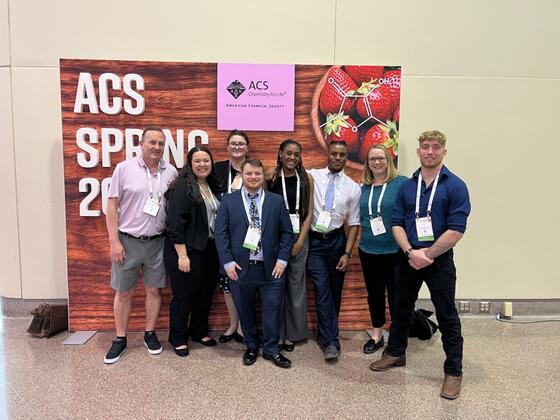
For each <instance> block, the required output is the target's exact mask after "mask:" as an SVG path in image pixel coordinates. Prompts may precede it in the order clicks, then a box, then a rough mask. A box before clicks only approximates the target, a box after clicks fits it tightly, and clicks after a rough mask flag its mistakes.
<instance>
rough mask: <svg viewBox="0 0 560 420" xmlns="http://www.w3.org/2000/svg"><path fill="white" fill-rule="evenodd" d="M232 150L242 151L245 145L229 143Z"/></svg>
mask: <svg viewBox="0 0 560 420" xmlns="http://www.w3.org/2000/svg"><path fill="white" fill-rule="evenodd" d="M229 146H231V148H232V149H244V148H246V147H247V143H229Z"/></svg>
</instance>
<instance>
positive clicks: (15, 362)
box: [0, 317, 560, 420]
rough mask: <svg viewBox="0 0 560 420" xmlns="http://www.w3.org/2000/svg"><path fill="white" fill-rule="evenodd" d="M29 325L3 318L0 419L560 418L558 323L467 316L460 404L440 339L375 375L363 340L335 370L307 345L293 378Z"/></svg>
mask: <svg viewBox="0 0 560 420" xmlns="http://www.w3.org/2000/svg"><path fill="white" fill-rule="evenodd" d="M533 319H536V320H538V319H540V318H533ZM28 323H29V319H28V318H25V319H24V318H3V319H0V331H1V336H0V349H1V352H0V371H1V374H0V418H9V419H33V418H37V419H58V418H64V419H86V418H87V419H128V418H131V419H132V418H157V419H180V418H181V419H191V418H193V419H194V418H211V417H216V418H236V419H241V418H251V419H261V418H267V419H275V418H278V419H284V420H286V419H291V418H321V419H324V418H352V419H356V418H364V419H366V418H372V419H376V418H387V419H392V418H395V419H407V418H421V419H432V418H442V419H447V418H449V419H463V418H464V419H486V418H492V419H506V418H507V419H558V418H560V323H559V322H555V323H539V324H530V325H511V324H504V323H500V322H497V321H496V320H495V319H493V318H490V317H484V318H483V317H470V318H464V319H463V332H464V336H465V358H464V369H465V377H464V380H463V390H462V393H461V396H460V397H459V399H457V400H455V401H447V400H444V399H442V398H440V396H439V388H440V386H441V380H442V364H443V352H442V350H441V342H440V336H439V333H438V334H437V335H436V336H435V337H434V338H433V339H432V340H431V341H428V342H421V341H418V340H416V339H411V341H410V346H409V352H408V359H407V365H406V367H404V368H396V369H393V370H391V371H389V372H385V373H375V372H372V371H370V370H369V369H368V365H369V363H370V361H371V360H374V359H376V358H377V357H379V356H378V355H373V356H366V355H364V354H362V353H361V347H362V345H363V343H364V341H365V339H366V334H365V333H364V332H345V333H343V335H342V346H343V354H342V357H341V359H340V361H339V362H338V364H335V365H326V364H325V363H324V362H323V360H322V358H321V353H320V351H319V349H318V347H317V345H316V343H315V342H314V341H313V340H309V341H308V342H307V343H305V344H304V345H302V346H298V347H296V350H295V351H294V352H293V353H291V354H289V357H290V358H291V359H292V361H293V367H292V368H291V369H288V370H283V369H279V368H277V367H275V366H274V365H272V363H271V362H268V361H265V360H264V359H262V358H259V360H258V361H257V363H256V364H255V365H253V366H250V367H245V366H243V365H242V363H241V355H242V352H243V346H242V345H240V344H236V343H228V344H225V345H219V346H218V347H216V348H210V349H209V348H204V347H202V346H201V345H199V344H195V345H193V346H192V347H191V354H190V356H188V357H187V358H184V359H180V358H178V357H177V356H175V354H174V353H173V351H172V350H171V348H170V347H169V346H168V344H167V343H166V342H165V349H164V352H163V353H161V354H160V355H158V356H152V355H150V354H148V352H147V351H146V348H145V347H144V345H143V343H142V335H141V334H139V333H134V334H130V335H129V350H128V353H127V354H126V355H125V356H124V357H123V358H122V359H121V360H120V361H119V362H118V363H116V364H115V365H112V366H108V365H105V364H104V363H103V357H104V355H105V352H106V351H107V349H108V347H109V345H110V342H111V340H112V338H113V337H112V334H109V333H98V334H97V335H95V336H94V337H93V338H92V339H91V340H90V341H89V342H88V343H87V344H86V345H83V346H63V345H62V342H63V341H64V340H65V338H66V337H67V336H68V333H62V334H59V335H58V336H56V337H53V338H51V339H35V338H32V337H30V336H28V335H27V333H26V332H25V330H26V328H27V325H28ZM160 337H161V338H164V337H165V334H164V333H161V334H160Z"/></svg>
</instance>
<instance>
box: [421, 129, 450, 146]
mask: <svg viewBox="0 0 560 420" xmlns="http://www.w3.org/2000/svg"><path fill="white" fill-rule="evenodd" d="M425 140H435V141H437V142H438V143H439V144H440V146H441V147H445V142H446V141H447V137H445V134H443V133H442V132H441V131H438V130H430V131H424V132H423V133H422V134H420V137H418V143H419V144H422V142H423V141H425Z"/></svg>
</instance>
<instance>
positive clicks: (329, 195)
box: [325, 173, 338, 211]
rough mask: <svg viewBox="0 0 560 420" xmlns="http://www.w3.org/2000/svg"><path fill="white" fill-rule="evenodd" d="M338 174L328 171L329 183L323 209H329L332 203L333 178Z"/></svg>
mask: <svg viewBox="0 0 560 420" xmlns="http://www.w3.org/2000/svg"><path fill="white" fill-rule="evenodd" d="M337 175H338V174H333V173H329V178H330V179H329V184H328V185H327V192H326V193H325V210H326V211H331V210H332V208H333V205H334V180H335V178H336V176H337Z"/></svg>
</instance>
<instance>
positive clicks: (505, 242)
mask: <svg viewBox="0 0 560 420" xmlns="http://www.w3.org/2000/svg"><path fill="white" fill-rule="evenodd" d="M531 6H532V4H531V3H528V2H525V1H521V0H513V1H512V0H507V1H506V0H501V1H493V2H486V1H482V0H473V1H469V2H467V1H463V2H456V1H452V2H449V1H445V0H431V1H422V2H418V1H414V0H401V1H393V2H386V1H385V2H381V1H371V0H330V1H323V0H313V1H297V2H296V1H285V2H272V1H264V2H258V3H255V2H229V1H225V0H220V1H216V2H207V3H206V4H203V3H202V2H184V1H179V0H176V1H169V2H164V3H154V2H148V1H130V0H127V1H122V2H109V1H99V2H96V4H95V6H92V7H88V8H84V7H83V5H82V4H81V3H79V2H78V3H77V2H74V1H70V0H66V1H58V2H44V1H40V0H10V1H9V2H8V0H0V93H1V97H0V123H1V125H0V136H1V138H2V145H4V146H7V147H4V148H3V149H4V150H3V153H2V154H1V155H0V163H1V166H0V176H2V179H3V180H7V184H8V187H7V188H8V191H7V192H8V197H9V198H11V197H14V198H16V199H14V200H11V199H9V200H8V201H7V203H5V205H3V206H0V229H1V231H2V232H3V236H4V238H5V240H4V241H2V244H1V245H0V247H1V249H0V251H1V252H0V267H2V271H1V272H2V274H1V278H2V282H1V283H0V296H8V297H24V298H61V297H65V296H66V269H65V264H66V261H65V239H64V232H65V230H64V194H63V170H62V169H63V168H62V150H61V147H62V142H61V138H60V137H61V133H60V99H59V91H58V89H59V83H58V69H57V66H58V59H59V58H61V57H63V58H106V59H146V60H165V61H173V60H179V61H210V62H215V61H223V62H270V63H274V62H277V63H282V62H283V63H317V64H322V63H340V64H344V63H356V64H394V65H402V66H403V96H402V102H401V115H402V118H401V120H402V128H401V149H400V150H401V161H400V165H401V169H402V172H403V173H405V174H409V173H410V172H412V170H414V168H415V167H416V165H417V159H416V155H415V148H416V144H415V138H416V136H417V134H418V133H419V132H420V131H423V130H425V129H431V128H439V129H441V130H442V131H444V132H446V133H447V134H448V137H449V145H448V150H449V153H448V159H447V164H448V166H449V167H450V168H451V169H452V170H453V171H454V172H455V173H457V174H458V175H460V176H461V177H462V178H463V179H464V180H465V181H466V182H467V183H468V185H469V188H470V191H471V199H472V204H473V212H472V216H471V218H470V220H469V228H468V232H467V235H466V237H465V239H464V240H463V241H462V242H461V243H460V244H459V245H458V246H457V252H456V255H457V258H456V261H457V265H458V269H459V283H458V286H457V297H458V298H471V299H475V298H488V299H500V298H518V299H538V298H560V270H558V269H557V268H556V267H555V264H554V259H555V257H556V254H557V251H558V245H557V243H556V242H557V241H556V238H558V237H560V223H558V222H557V221H556V214H557V213H558V211H557V210H556V209H557V208H560V198H559V195H558V194H556V191H557V189H558V188H555V187H556V184H557V183H555V182H554V180H555V179H557V178H558V175H557V174H556V173H555V172H556V171H555V163H556V160H557V158H556V156H558V155H559V152H560V142H559V141H558V132H559V130H558V129H557V128H556V126H555V122H556V121H555V120H556V118H555V117H556V114H557V113H558V109H560V44H559V43H558V39H560V27H559V26H558V25H557V24H556V17H557V16H559V15H560V3H559V2H558V1H556V0H543V1H541V2H539V4H538V8H533V7H531ZM112 17H113V18H112ZM111 20H113V21H114V22H115V24H110V23H107V22H109V21H111ZM12 98H13V100H12ZM12 126H13V130H12ZM533 174H538V175H539V176H538V178H537V177H535V176H534V175H533ZM16 188H17V194H16ZM516 225H519V228H516V227H515V226H516ZM20 260H21V267H20ZM424 295H425V292H424Z"/></svg>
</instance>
